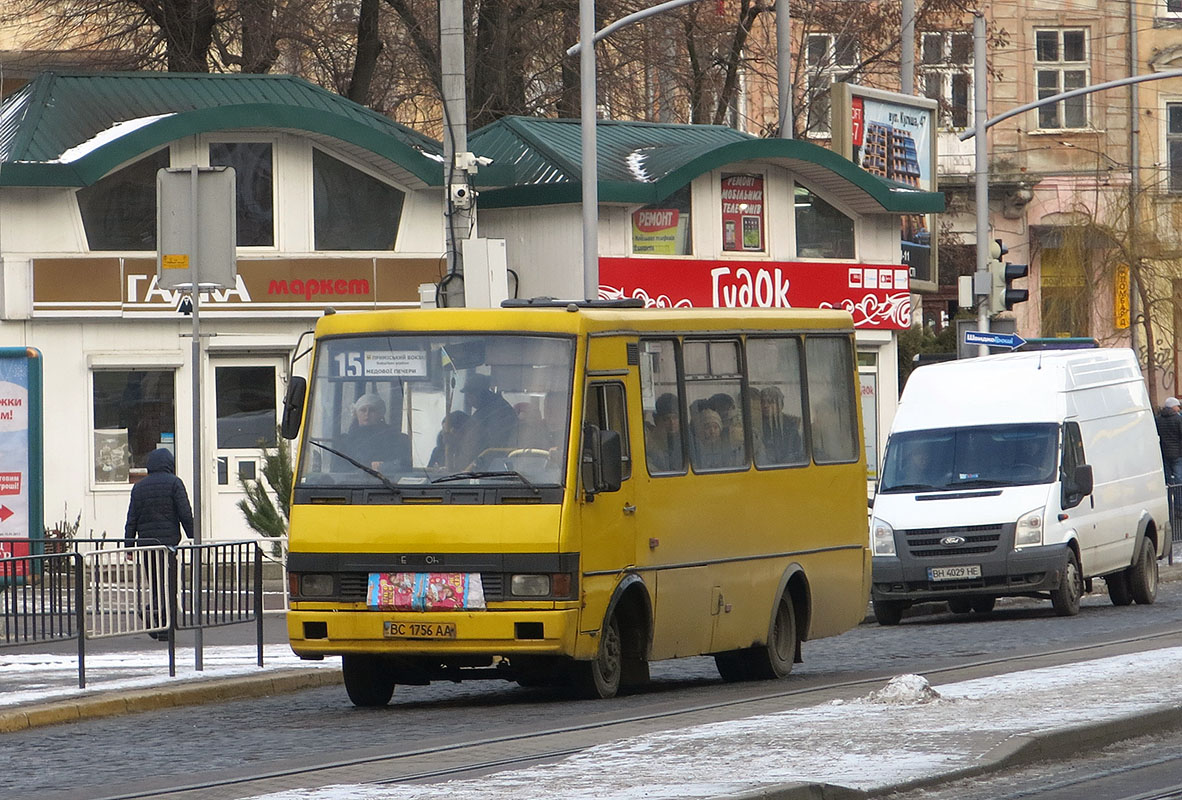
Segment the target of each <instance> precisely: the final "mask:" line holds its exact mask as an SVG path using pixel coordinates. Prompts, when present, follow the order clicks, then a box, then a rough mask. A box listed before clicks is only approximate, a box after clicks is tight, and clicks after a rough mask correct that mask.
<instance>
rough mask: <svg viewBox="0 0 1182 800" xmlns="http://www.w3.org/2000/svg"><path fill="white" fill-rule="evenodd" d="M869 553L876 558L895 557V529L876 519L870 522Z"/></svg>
mask: <svg viewBox="0 0 1182 800" xmlns="http://www.w3.org/2000/svg"><path fill="white" fill-rule="evenodd" d="M870 551H871V552H872V553H873V554H874V555H876V556H893V555H895V529H894V528H892V527H891V526H890V523H887V522H884V521H883V520H881V519H879V518H878V517H874V518H872V519H871V520H870Z"/></svg>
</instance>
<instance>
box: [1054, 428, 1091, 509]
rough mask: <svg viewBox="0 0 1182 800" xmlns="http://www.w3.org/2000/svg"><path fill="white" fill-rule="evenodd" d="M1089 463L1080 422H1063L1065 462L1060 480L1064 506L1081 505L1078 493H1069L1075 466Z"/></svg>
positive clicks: (1062, 504)
mask: <svg viewBox="0 0 1182 800" xmlns="http://www.w3.org/2000/svg"><path fill="white" fill-rule="evenodd" d="M1086 463H1088V462H1087V459H1086V458H1085V457H1084V446H1083V435H1082V434H1081V433H1080V430H1079V423H1078V422H1066V423H1064V424H1063V463H1062V465H1061V466H1060V472H1059V480H1060V481H1061V484H1062V495H1063V497H1062V502H1061V503H1060V505H1061V506H1062V507H1063V508H1071V507H1072V506H1077V505H1079V503H1080V501H1081V500H1083V497H1081V496H1080V495H1078V494H1071V493H1069V491H1068V490H1069V489H1070V488H1071V485H1070V484H1071V478H1072V476H1074V475H1075V468H1076V467H1079V466H1083V465H1084V464H1086Z"/></svg>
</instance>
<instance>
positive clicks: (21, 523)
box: [0, 347, 44, 558]
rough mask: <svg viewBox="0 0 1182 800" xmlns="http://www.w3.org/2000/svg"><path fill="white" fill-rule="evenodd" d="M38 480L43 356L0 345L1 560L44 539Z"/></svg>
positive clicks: (40, 487) (38, 545) (25, 553)
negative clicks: (34, 541)
mask: <svg viewBox="0 0 1182 800" xmlns="http://www.w3.org/2000/svg"><path fill="white" fill-rule="evenodd" d="M41 476H42V441H41V353H40V352H39V351H37V350H35V349H33V348H31V347H28V348H26V347H0V558H4V557H6V556H13V555H18V556H19V555H27V554H28V553H29V544H30V542H29V541H28V540H29V539H30V538H38V539H39V538H41V537H42V536H44V529H43V527H42V506H41V504H42V493H43V492H42V488H43V487H42V479H41ZM22 539H23V540H24V541H18V540H22ZM34 549H35V551H37V552H39V551H40V543H38V544H37V545H36V546H35V548H34Z"/></svg>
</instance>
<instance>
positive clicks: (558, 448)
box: [296, 334, 574, 491]
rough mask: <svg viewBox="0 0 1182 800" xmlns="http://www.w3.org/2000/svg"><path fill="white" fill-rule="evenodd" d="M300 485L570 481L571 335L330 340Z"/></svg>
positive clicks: (313, 390)
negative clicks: (567, 473)
mask: <svg viewBox="0 0 1182 800" xmlns="http://www.w3.org/2000/svg"><path fill="white" fill-rule="evenodd" d="M315 363H316V367H315V374H314V375H313V376H312V378H311V379H310V381H309V384H310V387H309V391H308V404H309V407H308V411H307V419H306V427H305V444H304V448H303V450H302V458H301V462H300V464H299V471H298V475H297V478H296V486H297V488H315V487H318V486H334V487H342V486H346V487H347V486H360V487H381V486H385V487H386V488H389V489H393V490H396V491H397V490H400V489H402V488H403V487H406V488H410V487H415V486H419V487H429V486H439V487H442V486H448V487H455V486H464V485H481V486H485V485H494V486H496V485H506V486H519V487H520V486H526V487H537V486H561V485H563V482H564V475H563V471H564V467H565V465H566V444H567V440H568V438H569V437H568V429H569V419H570V399H571V384H572V381H573V375H574V340H573V338H570V337H556V336H526V335H497V334H477V335H465V334H443V335H438V334H432V335H424V334H413V335H411V334H408V335H402V334H382V335H369V336H355V337H353V336H351V337H338V338H331V339H324V340H322V341H321V342H320V343H319V344H318V347H317V352H316V362H315Z"/></svg>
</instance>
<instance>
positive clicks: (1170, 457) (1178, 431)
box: [1155, 397, 1182, 484]
mask: <svg viewBox="0 0 1182 800" xmlns="http://www.w3.org/2000/svg"><path fill="white" fill-rule="evenodd" d="M1179 406H1182V403H1179V402H1178V398H1176V397H1167V398H1166V402H1165V405H1163V406H1162V409H1161V413H1160V414H1158V416H1157V419H1156V420H1155V421H1156V422H1157V438H1158V442H1159V443H1160V444H1161V461H1162V467H1163V469H1164V470H1165V473H1166V484H1175V483H1182V415H1180V414H1179V413H1178V412H1179Z"/></svg>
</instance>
